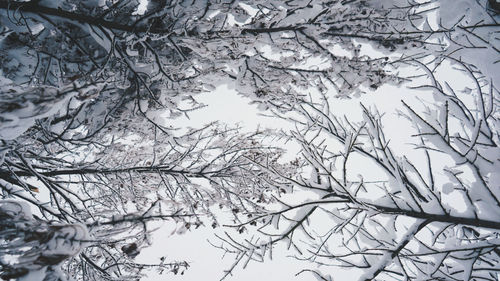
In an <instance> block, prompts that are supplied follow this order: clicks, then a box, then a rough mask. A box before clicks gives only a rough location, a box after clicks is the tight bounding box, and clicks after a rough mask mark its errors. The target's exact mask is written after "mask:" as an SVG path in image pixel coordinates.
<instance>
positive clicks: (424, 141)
mask: <svg viewBox="0 0 500 281" xmlns="http://www.w3.org/2000/svg"><path fill="white" fill-rule="evenodd" d="M451 60H452V61H453V62H454V63H457V64H456V65H460V69H461V70H462V71H463V72H464V75H467V76H468V77H464V78H463V79H469V80H467V81H470V83H472V84H475V85H476V87H475V88H474V89H469V90H470V91H467V89H468V88H465V89H466V91H463V90H461V89H460V90H454V89H453V88H452V87H451V86H450V84H449V83H448V82H444V83H443V82H440V81H439V79H438V78H436V77H435V76H434V74H433V72H432V71H430V70H429V68H427V66H425V65H423V64H420V63H419V64H417V66H418V67H420V69H423V70H424V73H425V74H426V75H427V77H428V78H429V81H430V84H429V85H426V86H420V87H418V88H419V89H422V88H425V89H430V90H432V92H433V95H434V102H433V103H431V104H429V103H427V102H424V101H422V104H420V105H409V104H407V103H406V102H405V101H402V103H403V109H402V110H401V111H400V113H399V114H400V116H401V117H404V118H407V119H408V120H409V121H410V122H411V124H413V126H414V129H415V134H414V135H413V139H414V142H413V144H414V146H415V149H416V150H417V152H416V154H414V155H413V158H412V156H411V155H404V154H401V153H402V151H401V150H399V151H398V152H395V150H394V149H392V148H391V147H392V146H393V145H395V143H392V142H391V140H390V139H387V138H386V135H385V133H384V131H385V130H387V129H391V130H398V128H391V124H390V123H384V122H383V118H382V115H381V114H380V113H378V112H377V111H374V110H370V109H368V108H366V107H364V106H363V105H362V104H361V106H362V108H363V121H359V122H357V121H352V120H349V119H347V118H346V117H337V116H336V115H335V112H334V109H333V108H335V106H334V105H332V107H330V106H331V105H330V103H329V101H331V98H328V97H326V96H321V97H320V98H319V100H316V101H315V100H313V99H310V100H308V101H307V100H304V101H303V102H302V104H301V106H300V109H298V110H297V112H298V113H300V116H301V118H299V117H294V118H293V119H292V120H293V121H294V122H295V123H296V124H297V128H298V130H297V131H295V132H292V134H291V135H288V136H287V137H288V138H290V139H291V140H293V141H296V142H298V143H299V144H300V145H301V160H300V161H302V164H301V166H302V167H303V169H304V170H303V173H302V174H300V175H298V176H297V177H292V178H290V177H287V176H285V175H281V174H279V173H277V172H276V171H274V170H273V169H272V168H268V167H265V166H263V168H264V169H267V170H268V172H269V173H272V174H275V175H277V176H279V177H281V180H282V181H286V180H288V181H289V182H290V183H291V184H293V185H294V188H295V189H296V190H295V192H300V191H302V192H304V191H307V192H305V193H300V194H306V195H303V196H302V198H304V199H303V200H302V201H300V202H298V203H297V202H296V200H295V201H294V203H289V201H288V200H289V199H288V198H282V199H279V198H278V199H277V200H280V201H281V202H282V208H281V209H279V211H269V214H267V215H261V216H259V217H256V218H253V219H251V220H248V221H247V222H245V223H242V224H237V225H235V227H237V228H241V227H249V226H250V224H252V225H255V224H257V225H258V228H257V230H258V231H257V232H258V233H259V235H255V236H254V237H253V238H252V239H248V240H245V242H237V241H238V240H234V235H231V234H228V236H227V237H220V238H221V239H222V241H223V243H222V245H221V246H220V247H221V248H223V249H225V250H226V251H230V252H232V253H236V254H237V260H241V259H244V260H246V259H248V260H257V261H262V260H263V259H264V257H265V256H266V255H267V253H268V252H269V251H270V249H272V247H273V245H274V244H275V243H277V242H279V241H286V242H287V243H288V244H289V245H290V246H291V247H292V248H293V249H294V250H296V251H295V253H296V255H297V256H298V257H299V258H300V259H305V260H309V261H312V262H316V263H318V264H322V265H325V264H330V265H336V266H340V267H352V268H358V269H360V268H361V269H363V270H362V275H361V277H360V279H361V280H386V279H388V278H394V279H404V280H413V279H418V280H421V279H436V280H472V279H481V280H497V278H498V269H497V268H498V265H499V262H500V250H499V247H500V244H499V242H498V235H499V230H500V223H499V221H498V218H500V193H499V188H498V187H499V181H498V167H499V165H500V158H499V155H500V150H499V134H498V131H499V128H498V124H499V123H498V118H499V115H498V112H499V110H498V106H499V101H500V99H499V97H500V92H499V91H498V89H496V88H494V86H493V85H492V84H489V85H484V84H481V83H480V82H479V80H480V79H481V77H478V76H476V74H475V73H474V72H473V71H471V69H470V67H471V66H470V65H468V64H466V63H463V62H457V61H456V60H454V59H451ZM452 85H453V84H452ZM284 118H285V117H284ZM396 151H397V150H396ZM415 155H416V156H415ZM297 161H299V159H298V160H297ZM251 233H254V232H251ZM266 237H268V238H267V239H266ZM231 270H232V269H231ZM309 271H310V272H313V273H314V274H315V275H317V276H320V278H321V280H334V279H335V277H334V274H332V275H327V274H326V273H322V272H321V271H315V270H314V269H310V270H304V271H303V272H309ZM228 273H230V271H229V272H228ZM301 273H302V272H301Z"/></svg>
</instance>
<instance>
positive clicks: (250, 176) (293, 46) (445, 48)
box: [0, 0, 499, 279]
mask: <svg viewBox="0 0 500 281" xmlns="http://www.w3.org/2000/svg"><path fill="white" fill-rule="evenodd" d="M141 2H142V4H141V3H139V1H134V0H122V1H73V0H61V1H48V0H32V1H10V0H0V21H1V26H0V28H1V30H0V46H1V47H0V65H1V66H0V89H1V94H0V138H1V143H0V164H1V165H2V166H1V167H0V178H1V180H2V181H1V187H2V190H3V192H4V194H3V196H4V197H15V198H16V199H21V200H23V201H25V202H29V203H30V204H31V206H32V207H38V209H39V210H38V211H39V213H40V214H39V217H38V218H35V220H36V222H30V223H26V224H27V225H29V227H28V226H26V228H25V229H30V227H32V226H33V227H35V226H37V225H40V227H41V228H44V227H45V228H49V229H50V225H51V222H50V221H51V220H57V223H58V225H61V224H63V225H66V226H68V227H70V226H72V225H79V226H82V227H83V226H85V227H87V229H88V233H89V235H90V242H89V243H90V246H88V245H87V244H86V246H85V247H82V248H84V249H82V252H81V253H80V254H79V255H76V256H74V258H73V259H72V260H71V261H69V262H68V263H67V264H68V266H69V267H68V269H67V270H66V272H68V273H70V274H72V275H74V276H75V277H76V278H78V277H81V276H91V277H90V278H94V279H113V278H125V276H133V277H136V276H138V275H139V274H140V272H141V270H142V269H143V268H146V267H148V266H149V265H139V264H137V263H135V262H134V261H133V258H134V256H135V255H137V253H138V251H140V248H141V247H143V246H145V245H147V244H148V243H149V241H148V232H149V228H148V224H147V223H146V222H145V221H147V220H154V219H175V220H178V221H180V222H182V224H184V225H185V227H191V226H193V225H194V226H195V227H196V226H197V225H199V224H200V221H199V220H198V218H197V214H199V213H203V214H210V210H209V206H210V205H211V204H213V203H221V204H223V205H227V206H229V208H231V209H232V210H234V212H235V213H241V212H244V213H246V214H253V215H257V214H256V213H262V212H264V209H263V208H262V205H261V204H260V203H262V200H265V201H266V202H267V200H266V199H265V198H263V191H264V190H266V189H268V188H269V187H270V186H274V187H279V188H284V189H286V188H287V187H288V186H289V185H290V184H297V182H296V180H295V179H294V181H291V179H293V178H294V177H293V176H292V175H291V174H290V171H291V170H293V169H294V167H296V166H297V164H299V162H297V163H292V164H290V165H279V164H278V162H277V161H276V158H277V157H278V156H279V154H280V153H282V152H280V151H279V150H276V149H273V148H269V147H265V146H262V145H260V144H259V142H260V141H259V136H258V135H257V136H247V135H241V134H238V133H237V132H235V131H233V130H232V129H227V128H225V127H220V126H219V127H218V126H215V125H212V126H208V127H205V128H203V129H199V130H188V132H187V133H185V134H181V135H180V136H179V135H175V132H173V131H172V130H171V128H170V127H169V122H168V118H175V117H176V116H179V115H180V114H187V113H188V112H189V111H190V110H193V109H196V108H197V107H200V106H202V105H201V104H199V103H197V102H196V100H195V98H196V94H198V93H200V92H204V91H210V90H212V89H213V88H214V87H215V86H217V85H219V84H222V83H229V84H231V85H233V86H234V87H235V88H236V90H237V91H238V92H239V93H241V94H243V95H246V96H248V97H250V98H252V99H253V100H255V101H256V102H258V103H259V104H260V105H261V108H262V109H268V108H270V109H271V110H273V111H275V112H277V113H279V112H281V113H284V112H287V111H289V110H298V112H299V113H301V114H305V115H304V118H306V119H307V118H310V117H312V116H313V115H314V114H316V113H314V112H308V111H305V110H304V107H307V106H308V105H313V106H314V108H317V109H319V110H320V111H321V110H324V106H326V105H325V104H322V103H320V104H316V103H314V102H312V101H311V100H310V99H309V98H308V93H309V91H310V90H311V89H315V91H317V92H319V93H321V94H323V95H325V96H328V97H330V96H334V95H335V96H338V97H353V96H354V97H355V96H358V95H359V94H360V93H363V92H367V91H371V90H375V89H378V88H380V87H381V86H382V85H383V84H384V83H392V84H396V83H402V82H403V81H405V78H404V77H401V75H399V74H398V68H400V67H401V66H403V65H408V64H415V63H417V62H418V61H423V62H425V63H429V61H431V62H430V63H431V64H433V66H432V67H431V69H430V70H429V72H430V73H431V74H432V72H433V71H434V69H433V67H434V66H438V65H440V64H441V62H442V61H443V60H454V61H456V63H459V64H462V66H463V68H464V70H466V71H468V72H469V73H470V75H472V77H474V81H476V82H477V83H478V87H479V88H481V89H483V88H484V87H488V85H489V87H490V88H491V89H492V90H491V91H492V92H491V94H490V96H491V97H492V99H493V100H495V99H494V98H493V96H494V95H495V94H494V93H496V92H495V91H496V89H495V87H494V83H493V79H494V78H495V73H497V72H496V70H497V69H498V65H499V64H498V63H496V62H497V59H496V58H497V57H498V39H497V33H496V32H497V31H496V30H497V28H498V24H497V19H498V15H497V12H498V7H496V6H495V5H494V4H492V3H495V2H494V1H488V2H487V1H484V0H483V1H460V2H457V1H448V0H443V1H434V0H431V1H402V0H398V1H391V2H390V3H389V2H388V1H363V0H358V1H356V0H354V1H345V0H344V1H326V0H312V1H311V0H308V1H303V0H297V1H285V2H284V1H278V0H267V1H260V0H259V1H215V0H214V1H211V0H207V1H180V0H179V1H153V0H151V1H141ZM144 4H146V5H145V6H144ZM436 19H438V20H436ZM367 46H370V47H371V48H373V49H375V51H374V52H367V51H366V50H365V49H366V48H367ZM485 57H488V59H487V60H486V59H484V58H485ZM464 60H465V61H466V63H464V62H463V61H464ZM471 64H472V65H471ZM429 65H430V64H429ZM434 86H435V85H434ZM442 88H444V89H447V88H446V87H445V86H441V90H442ZM438 89H439V88H438ZM446 93H447V92H446ZM447 94H449V93H447ZM479 96H480V95H479ZM486 96H487V95H486ZM479 99H483V97H482V96H480V97H479ZM485 104H488V102H485ZM491 104H493V103H491ZM465 108H469V107H465ZM485 108H486V107H485ZM309 110H311V108H310V109H309ZM464 110H465V109H464ZM470 110H472V109H470ZM485 112H487V111H485ZM313 113H314V114H313ZM310 114H313V115H311V116H310ZM318 114H319V113H318ZM329 114H330V112H327V113H326V116H330V115H329ZM407 114H409V118H411V119H413V120H417V119H418V118H417V117H416V116H414V115H412V114H411V112H410V113H407ZM417 115H418V114H417ZM466 115H467V114H466ZM490 115H491V114H490ZM490 115H488V117H489V118H491V117H490ZM366 116H367V118H368V119H370V118H372V119H373V120H376V119H377V118H378V116H377V115H376V114H375V115H373V114H372V113H368V111H367V115H366ZM418 116H423V115H418ZM491 116H493V115H491ZM165 117H166V119H165ZM483 117H486V115H484V116H483ZM426 118H427V117H425V118H423V120H425V121H427V119H426ZM450 119H451V118H450ZM314 120H315V119H314ZM439 120H440V121H439V122H442V121H441V119H439ZM467 120H469V121H470V119H467ZM484 120H486V119H484ZM475 122H476V123H474V126H479V127H478V128H479V129H480V130H486V129H484V128H487V127H485V126H486V125H485V122H486V121H475ZM477 122H479V125H477V124H478V123H477ZM302 125H305V126H306V128H309V127H310V130H316V129H317V125H314V126H313V125H311V122H306V123H305V124H302ZM334 125H337V126H340V127H338V128H339V129H340V128H344V129H345V130H346V131H347V130H348V129H353V128H351V125H350V124H347V125H346V124H343V123H339V124H334ZM342 126H344V127H342ZM334 128H335V127H332V128H331V129H334ZM474 128H475V127H474ZM488 128H489V127H488ZM423 129H424V128H422V130H423ZM354 130H355V131H360V134H361V133H364V134H368V132H364V130H367V127H364V126H360V127H358V128H354ZM361 131H363V132H361ZM372 131H373V130H372ZM372 131H370V132H372ZM375 131H376V130H375ZM490 132H491V134H490V136H493V137H494V136H496V135H495V130H494V129H491V131H490ZM302 133H304V131H300V132H299V134H296V135H294V136H297V137H298V136H300V135H301V134H302ZM364 134H361V135H360V137H361V136H364ZM380 134H382V133H380ZM449 136H450V135H448V137H449ZM304 137H306V135H304ZM365 137H366V136H365ZM299 140H300V138H299ZM304 141H305V142H303V143H304V144H307V146H310V147H309V148H308V149H309V150H310V151H311V153H312V155H313V156H314V157H316V156H317V155H315V154H314V153H313V152H314V151H316V147H315V143H314V142H311V141H309V140H307V139H304ZM423 141H425V139H424V140H423ZM429 141H430V140H429ZM299 142H300V141H299ZM347 143H349V142H347ZM354 144H355V143H353V147H354ZM374 145H375V147H376V145H377V144H374ZM453 145H458V144H456V143H453ZM422 146H423V147H425V146H424V144H422ZM384 147H386V146H385V144H384ZM440 149H443V148H440ZM460 149H462V148H460ZM346 151H350V150H346ZM470 151H473V149H472V148H471V150H470ZM468 153H469V152H468ZM319 155H321V154H319ZM349 155H350V154H349ZM314 157H312V156H311V157H309V158H307V157H306V159H309V160H310V161H312V159H316V158H314ZM347 157H348V155H345V158H347ZM327 161H331V159H327ZM391 161H392V160H391ZM394 161H395V160H394ZM318 163H322V162H317V161H316V162H314V161H313V162H311V163H310V164H309V165H312V166H313V167H315V168H314V169H312V170H313V171H317V173H321V171H322V170H321V169H320V167H316V166H315V165H319V164H318ZM320 166H321V165H320ZM405 167H406V166H405ZM392 169H393V171H392V172H393V174H394V175H395V177H396V180H402V179H401V178H400V176H399V174H398V173H399V171H398V170H397V168H395V167H393V168H392ZM266 170H267V171H268V172H270V173H264V172H263V171H266ZM398 177H399V178H398ZM198 179H199V180H200V181H199V180H198ZM320 179H321V177H319V178H318V177H316V180H317V181H318V182H319V180H320ZM271 183H272V185H271ZM298 183H301V182H300V181H299V182H298ZM323 183H324V182H323ZM318 184H319V183H318ZM344 185H347V182H346V183H345V184H344ZM275 189H276V188H275ZM416 190H417V191H418V189H416ZM37 191H40V193H43V194H48V198H46V199H47V200H43V199H42V198H40V195H39V193H38V192H37ZM279 191H280V190H278V193H279ZM417 191H415V190H412V191H411V192H417ZM411 192H410V193H409V194H414V193H411ZM389 193H390V192H389ZM415 194H417V193H415ZM416 196H417V195H416ZM423 196H425V195H422V194H420V196H417V197H416V199H415V200H416V201H415V204H417V205H418V204H419V203H421V202H420V201H418V200H421V197H422V198H425V197H423ZM348 199H350V198H348ZM332 200H337V198H334V199H332ZM342 200H347V199H345V198H344V199H342ZM427 200H428V199H427ZM46 201H49V203H48V204H46ZM165 201H167V202H165ZM9 202H10V201H9ZM6 204H7V203H6ZM8 204H10V203H8ZM311 204H312V203H308V202H307V203H305V205H307V206H309V205H311ZM409 204H411V203H409ZM417 205H411V206H412V208H414V207H415V208H416V206H417ZM311 206H312V205H311ZM297 208H298V207H297ZM388 208H389V207H388ZM24 209H25V208H24V207H23V210H24ZM181 209H182V211H180V210H181ZM294 209H295V208H294ZM12 216H13V217H16V216H15V215H12ZM23 218H24V219H26V220H28V221H29V220H31V218H28V217H23ZM486 221H487V220H486ZM214 222H215V218H214ZM215 223H216V222H215ZM348 224H349V223H348ZM215 225H216V224H215ZM14 226H15V227H14ZM297 226H299V225H297ZM16 227H17V225H16V224H8V226H7V229H8V231H20V230H18V229H17V228H16ZM422 227H423V226H422ZM472 227H474V225H472ZM294 230H295V228H293V229H291V232H293V231H294ZM23 231H24V230H23ZM291 232H290V233H291ZM398 233H401V232H398ZM118 234H119V235H118ZM288 234H289V233H288ZM285 236H286V235H285ZM117 237H119V238H117ZM356 239H357V238H356ZM5 241H9V240H8V239H7V240H5ZM18 241H21V240H18ZM395 241H396V242H394V243H399V242H397V241H399V240H395ZM388 245H389V244H385V246H388ZM79 249H80V248H79ZM69 256H72V255H68V258H69ZM2 266H3V267H2V270H3V271H7V270H8V269H9V268H12V266H11V265H2ZM160 266H162V267H164V268H167V269H169V270H172V271H174V272H178V271H179V267H182V266H185V264H184V263H172V264H165V263H163V262H162V264H161V265H160ZM373 268H374V267H373ZM16 270H17V269H16ZM20 272H22V270H21V271H20ZM51 272H59V271H57V270H54V271H51Z"/></svg>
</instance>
